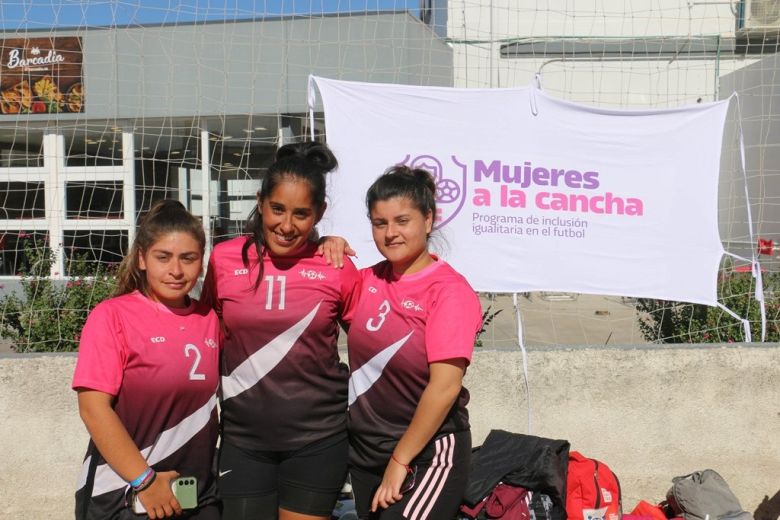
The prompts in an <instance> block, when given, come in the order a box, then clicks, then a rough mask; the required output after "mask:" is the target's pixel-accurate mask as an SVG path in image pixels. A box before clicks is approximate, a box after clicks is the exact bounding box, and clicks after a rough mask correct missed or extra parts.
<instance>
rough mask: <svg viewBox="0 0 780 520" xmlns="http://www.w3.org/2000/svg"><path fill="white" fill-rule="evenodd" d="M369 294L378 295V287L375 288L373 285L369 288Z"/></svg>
mask: <svg viewBox="0 0 780 520" xmlns="http://www.w3.org/2000/svg"><path fill="white" fill-rule="evenodd" d="M368 292H370V293H371V294H376V287H374V286H373V285H371V286H369V287H368Z"/></svg>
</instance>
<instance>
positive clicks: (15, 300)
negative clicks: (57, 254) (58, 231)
mask: <svg viewBox="0 0 780 520" xmlns="http://www.w3.org/2000/svg"><path fill="white" fill-rule="evenodd" d="M23 247H24V252H25V256H26V258H27V265H26V266H24V267H22V268H21V269H20V274H21V275H22V280H21V288H22V290H21V295H17V294H7V295H5V296H3V297H2V298H1V299H0V334H2V336H4V337H6V338H9V339H11V340H12V341H13V344H14V345H13V348H14V350H16V351H17V352H68V351H75V350H78V344H79V337H80V335H81V329H82V327H83V326H84V322H85V321H86V319H87V315H88V314H89V311H91V310H92V309H93V308H94V307H95V305H97V304H98V303H100V302H101V301H103V300H104V299H106V298H108V297H109V296H111V294H112V293H113V292H114V289H115V287H116V279H115V277H114V274H113V270H112V268H110V267H107V266H105V265H104V264H101V263H97V262H93V261H89V260H88V259H87V257H86V255H75V256H73V257H72V258H70V259H69V261H68V262H67V264H66V266H67V274H68V279H67V280H66V281H64V282H60V281H55V280H52V279H51V278H50V276H49V274H50V271H51V266H52V261H53V260H52V256H51V250H50V249H49V247H48V246H47V245H46V244H45V243H41V242H40V241H38V240H34V239H30V238H28V239H26V240H24V246H23Z"/></svg>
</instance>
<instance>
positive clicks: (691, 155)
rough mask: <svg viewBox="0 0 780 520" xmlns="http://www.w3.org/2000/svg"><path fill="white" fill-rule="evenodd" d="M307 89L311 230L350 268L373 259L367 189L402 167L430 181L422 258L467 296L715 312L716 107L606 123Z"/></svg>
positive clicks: (351, 87) (488, 104)
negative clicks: (317, 202)
mask: <svg viewBox="0 0 780 520" xmlns="http://www.w3.org/2000/svg"><path fill="white" fill-rule="evenodd" d="M314 81H315V82H316V84H317V86H318V87H319V91H320V94H321V96H322V102H323V106H324V109H325V123H326V132H327V139H328V144H329V145H330V147H331V148H332V149H333V151H334V153H335V154H336V157H337V158H338V160H339V163H340V166H339V169H338V170H337V171H336V172H335V173H333V174H331V175H330V181H329V182H330V185H329V192H328V201H329V202H328V203H329V206H328V210H327V212H326V215H325V219H324V221H323V226H322V228H323V232H325V233H333V234H339V235H342V236H344V237H346V238H347V239H348V240H349V242H350V244H352V245H353V246H354V247H355V248H356V249H357V251H358V255H359V256H358V260H357V263H358V264H359V265H360V266H366V265H371V264H373V263H375V262H377V261H379V260H381V256H380V255H379V253H378V252H377V251H376V248H375V247H374V244H373V241H372V240H371V229H370V225H369V221H368V218H367V217H366V207H365V193H366V190H367V188H368V187H369V185H370V184H371V183H372V182H373V180H374V179H375V178H376V177H377V176H379V175H380V174H381V173H382V172H383V171H384V170H385V169H386V168H388V167H389V166H391V165H394V164H397V163H405V164H407V165H410V166H420V167H424V168H427V169H429V170H431V171H432V172H433V173H434V175H435V179H436V182H437V186H438V193H437V205H438V208H439V215H438V220H437V224H436V229H437V231H438V234H439V235H440V236H439V238H438V240H437V239H435V238H434V239H433V242H432V244H433V246H434V247H433V249H435V250H438V251H439V252H440V254H441V255H442V256H443V257H444V258H445V259H446V260H447V261H448V262H450V263H451V264H452V265H453V266H454V267H455V268H456V269H457V270H458V271H460V272H461V273H463V275H465V276H466V278H467V279H468V280H469V282H470V283H471V284H472V286H473V287H474V288H475V289H477V290H479V291H491V292H524V291H570V292H578V293H590V294H604V295H622V296H636V297H647V298H660V299H666V300H676V301H686V302H693V303H703V304H707V305H715V304H716V303H717V290H716V289H717V288H716V281H717V272H718V267H719V263H720V260H721V257H722V255H723V253H724V251H723V247H722V245H721V241H720V237H719V234H718V224H717V222H718V219H717V211H718V207H717V200H718V199H717V184H718V173H719V167H720V152H721V141H722V136H723V128H724V123H725V118H726V112H727V109H728V101H720V102H715V103H704V104H698V105H693V106H687V107H682V108H675V109H663V110H655V109H653V110H606V109H600V108H591V107H586V106H581V105H578V104H574V103H570V102H567V101H562V100H560V99H555V98H552V97H550V96H549V95H546V94H544V93H543V92H541V91H540V90H537V89H536V88H534V87H527V88H519V89H454V88H444V87H414V86H406V85H386V84H374V83H356V82H346V81H335V80H330V79H324V78H314ZM435 235H436V233H434V237H435Z"/></svg>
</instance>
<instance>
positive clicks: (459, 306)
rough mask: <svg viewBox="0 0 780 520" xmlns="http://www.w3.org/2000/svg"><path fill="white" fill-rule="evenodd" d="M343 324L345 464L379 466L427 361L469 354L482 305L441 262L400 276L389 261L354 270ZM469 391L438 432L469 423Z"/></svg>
mask: <svg viewBox="0 0 780 520" xmlns="http://www.w3.org/2000/svg"><path fill="white" fill-rule="evenodd" d="M361 275H362V278H363V282H362V283H363V285H362V288H361V293H360V299H359V303H358V306H357V308H356V311H355V314H354V316H353V317H352V325H351V327H350V329H349V335H348V346H349V365H350V369H351V372H352V375H351V376H350V380H349V429H350V440H351V448H352V449H351V450H350V451H351V453H350V462H351V463H352V464H353V465H355V466H357V467H360V468H363V469H369V470H371V469H377V468H384V467H385V465H386V464H387V461H388V459H389V458H390V454H391V453H392V451H393V449H394V448H395V445H396V443H397V442H398V440H399V439H400V438H401V436H402V435H403V434H404V432H405V431H406V429H407V427H408V426H409V423H410V422H411V421H412V417H413V415H414V412H415V410H416V409H417V403H418V402H419V400H420V396H421V395H422V393H423V391H424V390H425V387H426V386H427V385H428V380H429V374H430V373H429V368H428V365H429V364H430V363H433V362H436V361H443V360H447V359H455V358H465V359H466V360H468V361H470V360H471V353H472V351H473V348H474V338H475V336H476V333H477V331H478V330H479V328H480V325H481V318H482V310H481V307H480V304H479V299H478V298H477V295H476V293H475V292H474V290H473V289H472V288H471V286H470V285H469V284H468V282H467V281H466V279H465V278H463V276H461V275H460V274H459V273H457V272H456V271H455V270H454V269H452V267H450V265H449V264H447V263H446V262H444V261H443V260H439V259H436V262H434V263H433V264H431V265H430V266H428V267H426V268H425V269H423V270H422V271H420V272H417V273H414V274H411V275H405V276H399V275H396V274H395V273H393V269H392V266H391V265H390V263H389V262H380V263H378V264H376V265H375V266H373V267H370V268H367V269H363V270H361ZM468 400H469V394H468V391H467V390H466V389H465V388H463V389H461V393H460V396H459V397H458V399H457V400H456V402H455V404H454V405H453V408H452V410H451V411H450V413H449V414H448V415H447V418H446V419H445V420H444V423H443V424H442V426H441V429H440V430H439V432H437V435H439V434H442V433H452V432H457V431H462V430H467V429H469V421H468V412H467V411H466V404H467V403H468Z"/></svg>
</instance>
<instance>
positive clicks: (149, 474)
mask: <svg viewBox="0 0 780 520" xmlns="http://www.w3.org/2000/svg"><path fill="white" fill-rule="evenodd" d="M156 476H157V473H155V471H154V470H153V469H152V468H151V467H149V468H146V470H145V471H144V472H143V473H141V475H139V477H138V478H137V479H135V480H133V481H132V482H130V487H131V488H133V491H136V492H137V491H141V490H143V489H146V488H148V487H149V486H150V485H151V484H152V482H153V481H154V478H155V477H156Z"/></svg>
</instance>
